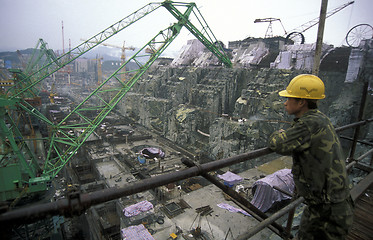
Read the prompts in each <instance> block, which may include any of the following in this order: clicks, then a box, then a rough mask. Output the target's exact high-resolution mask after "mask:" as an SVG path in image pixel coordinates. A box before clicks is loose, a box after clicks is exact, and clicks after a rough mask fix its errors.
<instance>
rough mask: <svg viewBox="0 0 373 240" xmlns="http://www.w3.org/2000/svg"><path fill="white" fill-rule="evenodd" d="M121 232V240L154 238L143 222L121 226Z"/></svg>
mask: <svg viewBox="0 0 373 240" xmlns="http://www.w3.org/2000/svg"><path fill="white" fill-rule="evenodd" d="M121 232H122V239H123V240H135V239H136V240H154V238H153V237H152V235H151V234H150V233H149V231H148V229H146V228H145V226H144V225H143V224H140V225H136V226H130V227H128V228H123V229H122V230H121Z"/></svg>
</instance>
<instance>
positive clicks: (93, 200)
mask: <svg viewBox="0 0 373 240" xmlns="http://www.w3.org/2000/svg"><path fill="white" fill-rule="evenodd" d="M372 121H373V118H371V119H368V120H364V121H360V122H356V123H352V124H349V125H346V126H343V127H340V128H336V131H337V132H340V131H343V130H346V129H349V128H353V127H356V126H361V125H365V124H367V123H369V122H372ZM270 153H273V151H272V150H271V149H269V148H268V147H265V148H261V149H257V150H254V151H251V152H248V153H243V154H240V155H237V156H234V157H229V158H225V159H221V160H216V161H213V162H209V163H204V164H201V165H196V166H193V167H190V168H188V169H184V170H181V171H177V172H171V173H167V174H163V175H158V176H155V177H152V178H148V179H144V180H141V181H139V182H135V183H132V184H128V185H126V186H124V187H122V188H108V189H103V190H100V191H95V192H91V193H83V194H82V193H79V192H76V193H71V194H70V195H68V197H67V198H65V199H59V200H57V201H55V202H50V203H43V204H36V205H33V206H27V207H23V208H19V209H15V210H12V211H8V212H5V213H2V214H0V225H1V226H2V227H4V226H9V225H21V224H25V223H31V222H35V221H37V220H41V219H44V218H47V217H51V216H55V215H62V216H67V217H70V216H73V215H80V214H82V213H83V212H84V211H85V210H87V209H88V208H90V207H91V206H94V205H97V204H101V203H104V202H107V201H111V200H114V199H118V198H121V197H125V196H129V195H133V194H136V193H139V192H143V191H146V190H150V189H154V188H156V187H160V186H163V185H166V184H169V183H173V182H176V181H180V180H183V179H187V178H190V177H194V176H199V175H203V174H204V173H208V172H211V171H215V170H218V169H221V168H224V167H227V166H231V165H233V164H237V163H240V162H244V161H247V160H251V159H255V158H258V157H261V156H264V155H268V154H270ZM296 201H297V200H296ZM297 202H298V201H297ZM268 219H269V218H268ZM268 221H270V220H267V221H266V222H268ZM271 223H272V222H270V223H269V224H271Z"/></svg>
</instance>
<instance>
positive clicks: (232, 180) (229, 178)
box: [218, 171, 243, 185]
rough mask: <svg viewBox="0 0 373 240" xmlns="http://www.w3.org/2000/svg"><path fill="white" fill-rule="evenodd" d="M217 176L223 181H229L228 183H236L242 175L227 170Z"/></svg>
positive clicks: (240, 179)
mask: <svg viewBox="0 0 373 240" xmlns="http://www.w3.org/2000/svg"><path fill="white" fill-rule="evenodd" d="M218 178H220V179H222V180H224V181H225V182H227V183H229V184H230V185H233V184H237V183H239V182H241V181H242V179H243V178H242V177H240V176H238V175H237V174H234V173H232V172H230V171H227V172H226V173H224V174H222V175H218Z"/></svg>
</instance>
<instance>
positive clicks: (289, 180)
mask: <svg viewBox="0 0 373 240" xmlns="http://www.w3.org/2000/svg"><path fill="white" fill-rule="evenodd" d="M274 186H276V187H278V188H280V189H282V190H284V191H286V192H289V193H293V192H294V186H295V185H294V180H293V174H292V173H291V170H290V169H282V170H279V171H277V172H275V173H273V174H270V175H268V176H266V177H265V178H262V179H259V180H258V181H256V182H255V183H254V185H253V194H254V197H253V199H252V200H251V204H253V205H254V206H255V207H257V208H258V209H260V210H261V211H262V212H266V211H267V210H268V209H270V208H271V206H272V205H273V204H274V203H275V202H280V201H282V200H286V199H290V198H291V197H290V196H288V195H286V194H284V193H281V192H280V191H278V190H276V189H274V188H273V187H274Z"/></svg>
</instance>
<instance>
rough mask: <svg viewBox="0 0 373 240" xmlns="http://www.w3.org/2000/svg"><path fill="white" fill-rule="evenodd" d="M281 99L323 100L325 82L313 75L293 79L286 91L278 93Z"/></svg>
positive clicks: (303, 75)
mask: <svg viewBox="0 0 373 240" xmlns="http://www.w3.org/2000/svg"><path fill="white" fill-rule="evenodd" d="M278 94H279V95H280V96H281V97H292V98H305V99H323V98H325V86H324V83H323V81H322V80H321V79H320V78H318V77H317V76H315V75H312V74H301V75H298V76H296V77H295V78H293V79H292V80H291V81H290V83H289V85H288V86H287V88H286V90H283V91H280V92H279V93H278Z"/></svg>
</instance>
